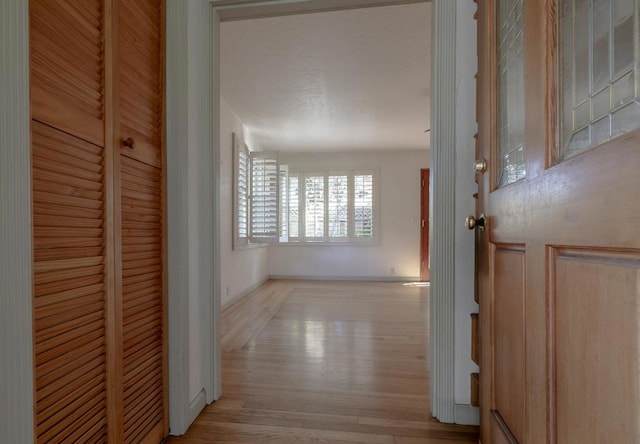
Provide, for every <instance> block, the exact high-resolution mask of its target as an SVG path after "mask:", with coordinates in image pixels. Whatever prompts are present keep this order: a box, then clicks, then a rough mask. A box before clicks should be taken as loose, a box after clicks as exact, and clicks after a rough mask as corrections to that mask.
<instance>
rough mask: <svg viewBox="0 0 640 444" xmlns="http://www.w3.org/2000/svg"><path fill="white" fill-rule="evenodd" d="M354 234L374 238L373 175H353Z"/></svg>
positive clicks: (359, 236)
mask: <svg viewBox="0 0 640 444" xmlns="http://www.w3.org/2000/svg"><path fill="white" fill-rule="evenodd" d="M353 194H354V196H353V211H354V216H353V220H354V225H355V227H354V236H355V237H356V238H373V175H372V174H356V175H354V177H353Z"/></svg>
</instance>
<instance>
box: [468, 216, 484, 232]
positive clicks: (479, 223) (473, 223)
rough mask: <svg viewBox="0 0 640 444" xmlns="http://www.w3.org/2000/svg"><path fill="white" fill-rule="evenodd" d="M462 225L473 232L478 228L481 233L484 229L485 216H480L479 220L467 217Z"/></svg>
mask: <svg viewBox="0 0 640 444" xmlns="http://www.w3.org/2000/svg"><path fill="white" fill-rule="evenodd" d="M464 225H465V226H466V227H467V228H468V229H469V230H473V229H474V228H480V230H481V231H484V229H485V216H484V214H481V215H480V217H479V218H477V219H476V218H475V216H467V218H466V219H465V221H464Z"/></svg>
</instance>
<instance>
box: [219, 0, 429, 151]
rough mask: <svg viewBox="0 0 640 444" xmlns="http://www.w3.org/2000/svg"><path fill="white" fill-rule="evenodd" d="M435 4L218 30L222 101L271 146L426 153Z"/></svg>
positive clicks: (253, 23)
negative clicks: (432, 24) (423, 151)
mask: <svg viewBox="0 0 640 444" xmlns="http://www.w3.org/2000/svg"><path fill="white" fill-rule="evenodd" d="M430 22H431V3H413V4H405V5H394V6H380V7H374V8H366V9H353V10H345V11H333V12H322V13H313V14H303V15H290V16H282V17H270V18H261V19H254V20H243V21H233V22H225V23H222V24H221V95H222V98H223V99H224V100H225V101H226V102H227V104H228V105H229V106H230V107H231V108H232V109H233V110H234V111H235V112H236V113H237V114H238V116H239V117H240V118H241V120H242V121H243V122H244V124H245V125H246V126H247V129H248V130H249V131H250V132H251V136H252V138H253V139H254V140H255V141H256V142H257V143H258V144H259V146H260V147H261V148H262V149H265V150H277V151H306V150H314V151H355V150H383V149H399V150H413V149H427V148H428V146H429V133H425V132H424V131H425V130H426V129H428V128H429V127H430V116H429V107H430V104H429V96H430V83H431V82H430V47H431V45H430V40H431V39H430V37H431V31H430Z"/></svg>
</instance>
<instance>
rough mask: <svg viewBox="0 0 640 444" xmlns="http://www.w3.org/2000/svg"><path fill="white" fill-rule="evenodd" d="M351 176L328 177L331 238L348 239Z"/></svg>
mask: <svg viewBox="0 0 640 444" xmlns="http://www.w3.org/2000/svg"><path fill="white" fill-rule="evenodd" d="M348 184H349V176H348V175H346V174H340V175H330V176H329V177H328V191H329V193H328V200H327V203H328V225H329V238H335V239H346V238H347V237H348V236H349V186H348Z"/></svg>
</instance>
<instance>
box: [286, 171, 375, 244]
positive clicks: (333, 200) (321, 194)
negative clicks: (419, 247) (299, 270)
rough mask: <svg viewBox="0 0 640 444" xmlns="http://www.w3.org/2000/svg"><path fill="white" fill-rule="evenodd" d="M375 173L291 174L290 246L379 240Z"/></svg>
mask: <svg viewBox="0 0 640 444" xmlns="http://www.w3.org/2000/svg"><path fill="white" fill-rule="evenodd" d="M375 193H376V190H375V171H373V170H367V171H363V170H354V171H317V170H313V171H296V170H293V171H291V172H290V173H289V202H288V205H289V212H288V216H289V240H288V242H289V243H298V242H299V243H305V242H310V243H311V242H316V243H317V242H327V243H345V242H353V243H361V242H362V243H366V242H373V241H375V240H376V235H375V233H376V232H375V230H376V228H375V226H376V220H375V217H376V213H375Z"/></svg>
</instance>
